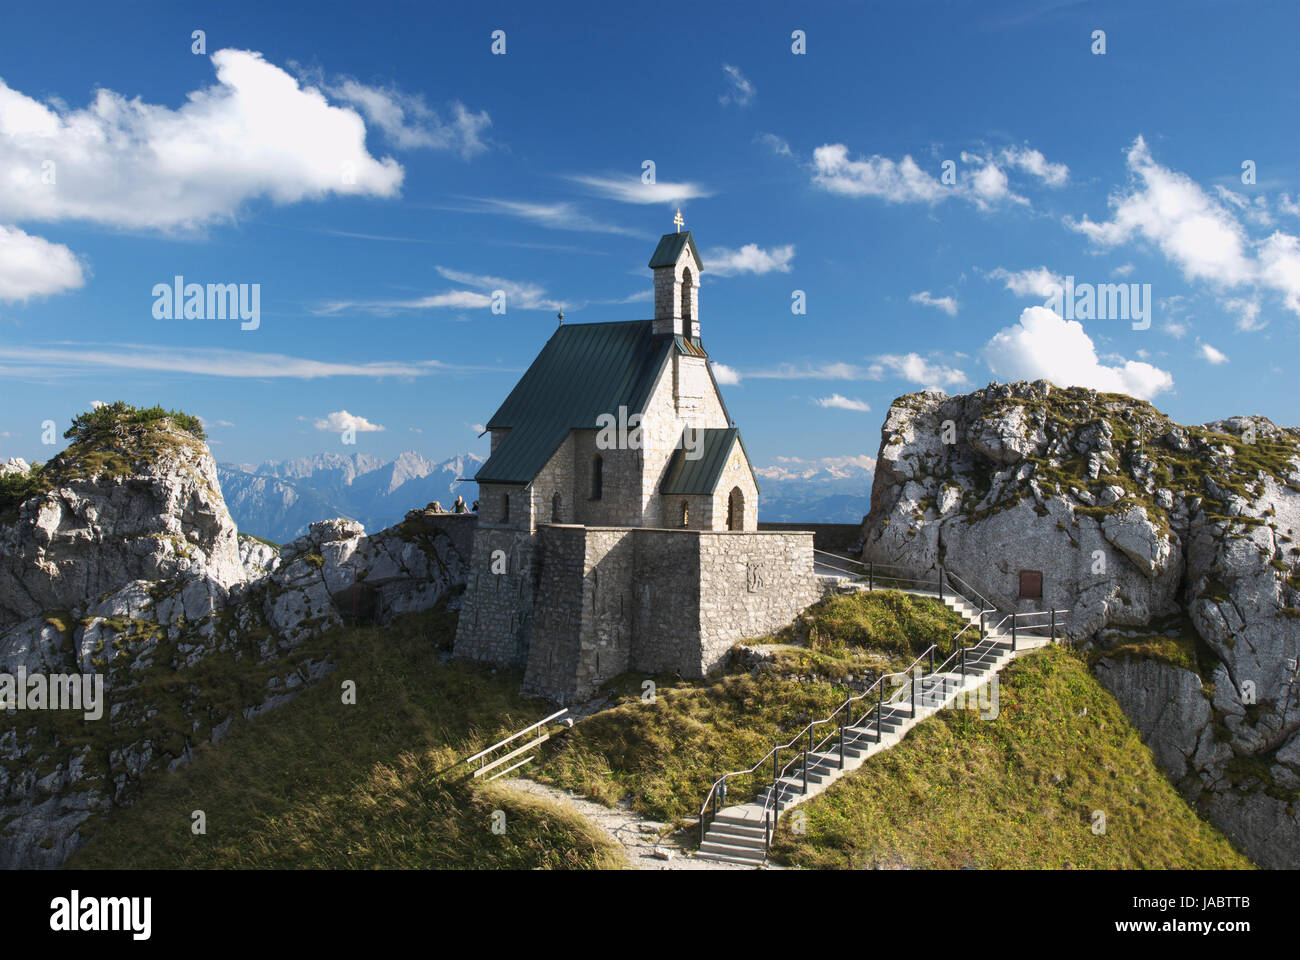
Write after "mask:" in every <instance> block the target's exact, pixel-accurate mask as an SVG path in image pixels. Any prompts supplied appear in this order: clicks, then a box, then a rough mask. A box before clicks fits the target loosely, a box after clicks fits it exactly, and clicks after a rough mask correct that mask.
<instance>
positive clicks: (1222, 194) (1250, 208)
mask: <svg viewBox="0 0 1300 960" xmlns="http://www.w3.org/2000/svg"><path fill="white" fill-rule="evenodd" d="M1214 192H1215V193H1216V194H1217V195H1218V197H1219V199H1220V200H1222V201H1223V202H1224V203H1226V204H1228V205H1229V206H1232V207H1236V208H1237V210H1239V211H1240V212H1241V215H1242V216H1243V217H1245V218H1246V219H1247V220H1249V221H1250V222H1251V223H1255V224H1258V225H1259V226H1261V227H1271V226H1272V225H1273V216H1272V214H1270V213H1269V212H1268V200H1267V199H1265V197H1264V195H1263V194H1260V195H1259V196H1257V197H1256V198H1255V199H1254V200H1251V199H1250V197H1247V196H1246V195H1245V194H1241V193H1237V191H1235V190H1229V189H1228V188H1227V187H1225V186H1223V185H1222V184H1216V185H1215V187H1214Z"/></svg>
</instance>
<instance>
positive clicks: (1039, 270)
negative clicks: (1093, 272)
mask: <svg viewBox="0 0 1300 960" xmlns="http://www.w3.org/2000/svg"><path fill="white" fill-rule="evenodd" d="M988 275H989V276H990V277H992V278H993V279H994V280H1001V281H1002V282H1003V283H1004V284H1005V285H1006V288H1007V289H1008V290H1010V291H1011V292H1012V293H1014V294H1015V295H1016V296H1017V297H1031V296H1032V297H1042V298H1043V299H1047V298H1048V297H1051V296H1053V295H1055V294H1058V293H1060V292H1061V291H1062V290H1064V289H1065V278H1064V277H1063V276H1061V275H1060V274H1059V273H1054V272H1053V271H1051V270H1048V269H1047V268H1046V267H1033V268H1031V269H1029V270H1017V271H1015V272H1012V271H1010V270H1007V269H1005V268H1003V267H997V268H996V269H994V270H990V271H989V274H988Z"/></svg>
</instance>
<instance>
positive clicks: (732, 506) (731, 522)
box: [727, 487, 745, 530]
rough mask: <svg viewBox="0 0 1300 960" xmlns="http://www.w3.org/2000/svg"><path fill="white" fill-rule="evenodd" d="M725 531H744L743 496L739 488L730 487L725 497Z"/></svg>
mask: <svg viewBox="0 0 1300 960" xmlns="http://www.w3.org/2000/svg"><path fill="white" fill-rule="evenodd" d="M727 529H728V530H744V529H745V495H744V494H743V493H741V492H740V487H732V488H731V494H730V495H729V496H728V497H727Z"/></svg>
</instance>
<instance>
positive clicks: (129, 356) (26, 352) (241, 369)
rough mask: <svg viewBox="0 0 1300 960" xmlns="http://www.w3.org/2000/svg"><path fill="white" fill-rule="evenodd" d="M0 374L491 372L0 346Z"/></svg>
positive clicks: (205, 352)
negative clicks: (108, 372)
mask: <svg viewBox="0 0 1300 960" xmlns="http://www.w3.org/2000/svg"><path fill="white" fill-rule="evenodd" d="M0 363H3V364H4V365H5V366H4V367H3V368H2V370H3V372H5V373H8V374H14V375H26V376H46V377H58V376H81V377H84V376H87V375H89V374H103V373H105V372H106V371H113V372H120V371H137V372H151V373H186V374H197V375H200V376H210V377H231V378H236V379H267V380H279V379H294V380H316V379H321V378H325V377H374V378H380V377H419V376H426V375H428V374H432V373H437V372H438V371H440V370H496V369H499V368H497V367H483V366H462V365H458V364H448V363H443V362H441V361H438V360H421V361H382V360H380V361H370V362H362V363H338V362H333V361H328V360H311V359H308V358H305V357H294V356H289V355H286V354H281V353H252V352H247V351H243V350H220V349H203V348H183V347H158V346H154V345H150V344H111V345H109V344H74V343H56V344H54V345H51V346H43V347H34V346H15V345H4V346H0Z"/></svg>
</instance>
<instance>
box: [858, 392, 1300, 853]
mask: <svg viewBox="0 0 1300 960" xmlns="http://www.w3.org/2000/svg"><path fill="white" fill-rule="evenodd" d="M863 532H864V541H865V546H864V558H865V559H868V560H871V561H874V562H875V563H877V564H898V565H901V566H903V567H905V568H907V569H908V570H909V571H915V572H916V573H921V572H927V575H929V573H930V572H933V571H934V570H935V569H936V568H937V567H938V566H939V565H943V566H944V567H945V568H946V569H947V570H949V571H950V572H952V573H955V574H957V575H958V576H960V577H961V578H962V580H963V581H965V582H966V583H967V584H968V585H969V588H970V589H971V590H972V591H977V592H979V593H980V594H982V595H983V596H984V597H986V598H988V600H989V601H991V602H992V603H994V604H995V605H996V606H997V607H999V608H1000V609H1002V610H1003V611H1013V610H1019V611H1030V610H1046V609H1048V608H1053V607H1054V608H1057V609H1061V610H1068V611H1069V613H1068V614H1067V615H1066V617H1065V621H1066V624H1067V628H1068V630H1069V633H1070V635H1071V636H1072V637H1073V638H1075V639H1076V640H1077V641H1079V642H1080V643H1081V644H1082V645H1083V646H1084V647H1085V649H1087V650H1088V651H1089V652H1090V655H1091V656H1092V658H1093V660H1094V662H1095V664H1096V670H1097V673H1098V676H1099V677H1100V678H1101V679H1102V681H1103V682H1104V683H1105V684H1106V686H1107V687H1108V688H1109V689H1110V690H1111V691H1112V692H1113V693H1114V694H1115V696H1116V698H1117V699H1118V700H1119V702H1120V703H1121V705H1122V706H1123V707H1124V709H1125V710H1126V712H1127V713H1128V714H1129V715H1130V716H1131V717H1132V718H1133V719H1134V722H1135V724H1136V725H1137V726H1138V728H1139V729H1140V730H1141V731H1142V734H1143V737H1144V739H1145V741H1146V742H1147V743H1148V745H1149V746H1151V748H1152V750H1153V751H1154V752H1155V755H1156V757H1157V759H1158V761H1159V762H1160V764H1161V766H1162V767H1163V769H1165V770H1166V772H1167V773H1168V774H1169V776H1170V777H1171V778H1172V779H1173V780H1174V782H1175V783H1177V784H1178V786H1179V787H1180V789H1181V790H1182V791H1183V793H1184V795H1185V796H1187V797H1188V799H1189V800H1191V801H1193V802H1194V803H1196V804H1197V806H1198V807H1199V808H1200V809H1201V810H1202V811H1203V812H1204V813H1205V814H1206V815H1207V816H1209V817H1211V818H1212V819H1213V821H1214V822H1215V823H1216V824H1218V825H1219V826H1220V828H1221V829H1223V830H1224V831H1225V832H1226V833H1227V834H1228V835H1229V836H1230V837H1232V838H1233V839H1234V840H1235V841H1237V842H1238V843H1239V844H1240V845H1241V846H1242V847H1243V849H1245V850H1246V852H1247V853H1249V854H1250V855H1251V856H1252V857H1253V858H1254V859H1255V860H1256V861H1258V862H1259V863H1261V864H1264V865H1266V866H1273V867H1296V866H1300V813H1298V811H1300V803H1297V801H1300V791H1298V788H1300V763H1297V761H1298V760H1300V710H1298V709H1297V708H1300V684H1298V683H1297V666H1296V663H1297V657H1300V431H1296V430H1293V429H1284V428H1280V427H1277V426H1275V425H1274V424H1272V423H1270V422H1269V421H1268V420H1266V419H1264V418H1262V417H1234V418H1231V419H1228V420H1221V421H1216V422H1214V423H1209V424H1204V425H1202V426H1192V427H1187V426H1181V425H1179V424H1176V423H1173V422H1172V421H1170V420H1169V419H1168V418H1167V417H1165V416H1164V415H1163V414H1161V413H1160V412H1159V411H1158V410H1156V409H1155V408H1154V407H1152V406H1151V405H1150V404H1147V403H1143V402H1141V401H1137V400H1133V399H1131V398H1129V397H1124V396H1120V395H1114V394H1098V393H1094V392H1092V391H1088V390H1081V389H1069V390H1061V389H1057V388H1054V387H1053V386H1052V385H1050V384H1048V383H1046V382H1043V381H1039V382H1036V383H1016V384H991V385H990V386H988V387H987V388H985V389H983V390H979V391H976V392H974V393H971V394H968V395H965V396H956V397H949V396H947V395H945V394H943V393H942V392H939V391H927V392H925V393H920V394H912V395H909V396H905V397H900V398H899V399H898V400H896V401H895V402H894V404H893V406H892V407H891V408H890V411H889V415H888V417H887V418H886V421H885V425H884V428H883V431H882V442H881V447H880V454H879V457H878V462H877V467H876V477H875V484H874V487H873V490H872V499H871V512H870V514H869V515H868V516H867V518H866V519H865V520H864V530H863ZM882 569H884V568H882ZM1022 571H1034V572H1040V573H1041V574H1042V598H1041V599H1040V600H1027V599H1022V598H1021V597H1020V573H1021V572H1022Z"/></svg>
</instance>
